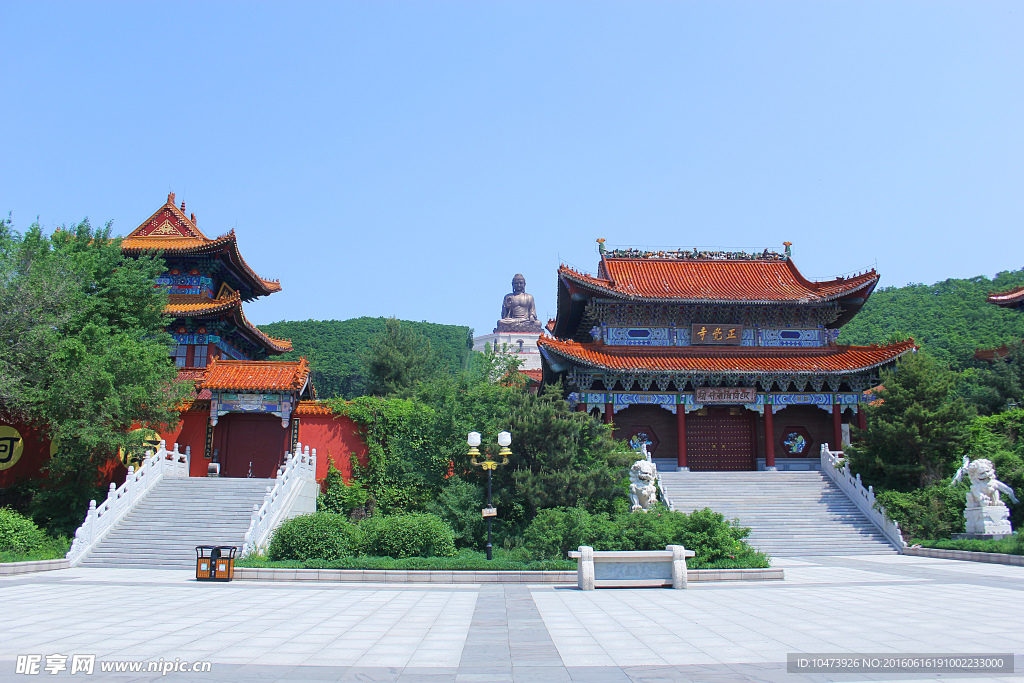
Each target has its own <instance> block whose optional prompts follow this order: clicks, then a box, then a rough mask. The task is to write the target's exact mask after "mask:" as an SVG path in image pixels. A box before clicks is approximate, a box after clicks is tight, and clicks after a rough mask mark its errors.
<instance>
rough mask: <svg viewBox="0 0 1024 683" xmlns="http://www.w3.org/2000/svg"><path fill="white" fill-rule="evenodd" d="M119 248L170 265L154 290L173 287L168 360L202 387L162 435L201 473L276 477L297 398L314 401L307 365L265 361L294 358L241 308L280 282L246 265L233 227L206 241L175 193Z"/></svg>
mask: <svg viewBox="0 0 1024 683" xmlns="http://www.w3.org/2000/svg"><path fill="white" fill-rule="evenodd" d="M121 248H122V250H123V252H124V253H125V254H128V255H131V256H138V255H139V254H142V253H145V252H150V251H152V252H156V253H158V254H159V255H160V256H161V257H162V258H163V259H164V261H165V262H166V264H167V272H165V273H164V274H163V275H162V276H161V277H160V278H158V280H157V285H158V286H163V287H168V288H169V289H170V294H169V297H168V303H167V308H166V309H165V310H166V313H167V314H168V316H170V317H171V318H173V320H172V321H171V322H170V323H169V324H168V326H167V331H168V332H170V333H171V335H172V336H173V337H174V341H175V345H174V347H173V348H172V349H171V356H172V357H173V358H174V362H175V364H176V365H177V366H178V376H179V377H180V378H182V379H187V380H190V381H193V382H195V385H196V394H195V397H194V398H193V400H192V401H191V402H190V403H189V405H188V406H187V407H186V409H185V411H184V412H183V414H182V422H181V424H180V425H178V426H177V427H176V428H175V429H174V430H173V431H169V432H167V433H166V434H161V435H160V436H161V438H164V439H166V440H167V441H168V443H171V442H179V443H181V444H182V447H184V446H185V445H189V447H190V450H191V453H192V456H193V461H192V465H191V471H192V473H193V474H195V475H200V476H205V475H206V473H207V463H212V462H216V463H217V464H218V465H219V466H220V472H221V474H222V475H224V476H237V477H245V476H256V477H269V476H272V475H273V473H274V471H275V470H276V469H277V467H278V465H279V464H280V463H281V462H283V458H284V454H285V452H286V451H289V450H292V449H293V448H294V445H295V442H296V441H297V440H298V435H299V420H298V416H297V414H296V411H297V409H298V408H299V401H300V400H301V399H303V398H309V397H312V396H313V395H314V389H313V386H312V384H311V383H310V380H309V375H310V370H309V364H308V363H307V362H306V360H305V359H301V360H299V361H273V360H268V358H269V357H271V356H279V355H281V354H282V353H285V352H287V351H291V350H292V344H291V342H290V341H289V340H287V339H275V338H274V337H271V336H268V335H266V334H264V333H263V332H262V331H260V330H259V329H258V328H257V327H256V326H254V325H253V324H252V323H250V322H249V320H248V319H247V318H246V317H245V313H244V312H243V310H242V304H243V303H244V302H249V301H252V300H254V299H257V298H259V297H261V296H266V295H268V294H273V293H274V292H279V291H281V283H280V282H278V281H277V280H268V279H265V278H262V277H260V276H259V275H257V274H256V273H255V272H254V271H253V270H252V268H250V267H249V265H248V264H247V263H246V262H245V260H244V259H243V258H242V255H241V253H240V252H239V250H238V242H237V241H236V240H235V233H234V231H233V230H232V231H231V232H228V233H227V234H225V235H222V236H220V237H218V238H216V239H210V238H209V237H207V236H206V235H204V234H203V233H202V231H200V230H199V228H198V227H197V225H196V219H195V214H192V215H189V216H186V215H185V203H184V202H182V203H181V207H180V208H179V207H178V206H175V203H174V193H173V192H172V193H170V194H168V195H167V203H166V204H164V205H163V206H161V207H160V208H159V209H157V211H156V213H154V214H153V215H152V216H150V217H149V218H147V219H146V220H145V221H144V222H143V223H142V225H140V226H139V227H138V228H136V229H135V230H133V231H132V233H131V234H130V235H128V236H127V237H125V238H124V240H123V241H122V243H121ZM200 456H201V457H200Z"/></svg>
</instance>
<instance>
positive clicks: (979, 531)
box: [953, 505, 1013, 540]
mask: <svg viewBox="0 0 1024 683" xmlns="http://www.w3.org/2000/svg"><path fill="white" fill-rule="evenodd" d="M964 518H965V521H966V529H967V533H965V534H953V538H956V539H961V538H975V539H983V540H999V539H1000V538H1006V537H1007V536H1012V535H1013V528H1012V527H1011V526H1010V508H1008V507H1006V505H981V506H978V507H969V508H966V509H965V510H964Z"/></svg>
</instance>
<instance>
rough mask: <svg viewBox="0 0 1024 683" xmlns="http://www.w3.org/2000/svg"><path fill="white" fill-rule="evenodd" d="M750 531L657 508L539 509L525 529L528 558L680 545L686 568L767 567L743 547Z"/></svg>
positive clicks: (707, 516) (702, 513) (717, 517)
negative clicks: (611, 512) (687, 555)
mask: <svg viewBox="0 0 1024 683" xmlns="http://www.w3.org/2000/svg"><path fill="white" fill-rule="evenodd" d="M749 533H750V529H747V528H745V527H740V526H737V525H736V524H734V523H732V522H729V521H728V520H726V519H725V517H724V516H723V515H721V514H720V513H717V512H713V511H712V510H709V509H707V508H704V509H703V510H694V511H693V512H692V513H690V514H686V513H683V512H671V511H668V510H666V509H665V508H664V507H661V506H656V507H655V508H654V509H652V510H651V511H649V512H647V513H646V514H645V513H631V512H624V513H621V514H616V515H615V516H613V517H611V518H609V517H608V515H605V514H597V515H591V514H589V513H588V512H587V511H586V510H583V509H581V508H553V509H550V510H543V511H541V513H540V514H538V515H537V517H536V518H535V519H534V521H533V522H532V523H531V524H530V526H529V527H527V529H526V533H525V540H524V547H525V550H526V553H527V554H528V555H529V556H532V557H536V558H544V559H549V558H550V559H563V558H565V556H566V555H565V554H566V553H567V552H568V551H570V550H575V549H576V548H578V547H579V546H581V545H589V546H592V547H593V548H594V549H595V550H661V549H664V548H665V546H667V545H681V546H684V547H685V548H686V549H687V550H692V551H694V553H695V555H694V557H693V559H692V560H690V566H692V567H695V568H700V567H711V566H722V567H728V566H744V567H750V566H754V567H758V566H760V567H767V566H768V560H769V558H768V556H767V555H764V554H763V553H760V552H758V551H756V550H754V549H753V548H751V547H750V546H749V545H747V543H746V542H744V540H743V539H744V538H746V537H747V535H748V534H749Z"/></svg>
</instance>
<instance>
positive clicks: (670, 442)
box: [613, 405, 679, 458]
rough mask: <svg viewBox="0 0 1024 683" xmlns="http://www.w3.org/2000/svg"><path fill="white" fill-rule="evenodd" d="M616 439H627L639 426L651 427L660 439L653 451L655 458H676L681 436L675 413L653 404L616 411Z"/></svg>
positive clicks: (614, 433)
mask: <svg viewBox="0 0 1024 683" xmlns="http://www.w3.org/2000/svg"><path fill="white" fill-rule="evenodd" d="M614 426H615V430H614V432H613V435H614V436H615V438H616V439H626V438H628V437H629V436H630V432H631V431H632V430H634V429H635V428H637V427H645V428H650V431H652V432H654V436H655V437H656V438H657V439H658V444H657V446H656V447H655V448H654V450H653V451H651V455H652V456H653V457H655V458H675V457H676V456H677V453H678V446H677V444H678V443H679V437H678V429H677V428H676V416H675V414H674V413H670V412H669V411H667V410H665V409H664V408H661V407H659V406H651V405H632V406H629V407H628V408H623V409H622V410H620V411H619V412H617V413H615V422H614Z"/></svg>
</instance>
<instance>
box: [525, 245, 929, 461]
mask: <svg viewBox="0 0 1024 683" xmlns="http://www.w3.org/2000/svg"><path fill="white" fill-rule="evenodd" d="M600 251H601V261H600V263H599V264H598V268H597V274H596V275H588V274H585V273H581V272H578V271H576V270H573V269H572V268H570V267H568V266H566V265H563V266H561V267H560V268H559V270H558V313H557V318H556V319H555V320H553V321H550V322H549V323H548V331H549V332H550V334H551V337H547V338H542V339H541V340H540V341H539V342H538V344H539V346H540V349H541V353H542V356H543V364H544V382H545V383H553V382H557V381H558V380H563V381H565V382H566V383H567V384H568V386H569V387H570V389H571V390H572V392H573V393H572V394H571V395H570V400H573V401H576V402H577V408H578V409H579V410H587V411H590V412H591V413H592V414H595V415H596V414H597V413H600V414H602V415H603V417H604V420H605V421H606V422H609V423H612V422H613V423H614V425H615V436H616V437H617V438H623V439H628V440H630V442H632V443H634V445H636V446H638V445H639V443H641V442H646V443H647V444H648V449H649V450H651V451H652V452H653V455H654V457H655V458H658V459H659V460H662V462H663V463H664V460H663V459H664V458H673V459H674V460H675V462H676V464H677V466H678V467H679V468H680V469H684V468H685V469H692V470H754V469H759V468H766V469H775V468H778V469H810V468H811V467H812V466H813V461H812V460H811V459H810V458H812V456H816V455H817V453H818V451H819V448H820V444H821V443H825V442H827V443H830V444H831V445H832V446H833V447H837V446H838V444H841V443H842V442H843V441H844V435H845V434H848V433H849V432H848V429H849V428H848V426H846V425H849V424H850V423H855V424H858V425H859V426H862V427H863V426H864V424H865V423H864V413H863V412H862V404H863V403H864V401H865V400H866V396H865V394H864V392H865V391H866V390H867V389H869V388H871V387H872V386H874V385H875V384H876V383H877V382H878V376H879V372H880V370H881V369H882V368H884V367H886V366H889V365H891V364H893V363H894V362H895V361H896V359H897V358H899V357H900V356H902V355H903V354H905V353H907V352H909V351H911V350H912V349H913V348H914V344H913V342H911V341H908V342H904V343H900V344H894V345H891V346H875V345H872V346H843V345H840V344H838V342H837V339H838V334H839V328H840V327H841V326H842V325H843V324H845V323H846V322H848V321H849V320H850V319H851V318H852V317H853V316H854V315H855V314H856V313H857V311H859V310H860V308H861V306H863V305H864V302H865V301H867V298H868V297H869V296H870V295H871V292H872V290H873V289H874V288H875V285H876V284H877V283H878V277H879V276H878V274H877V273H875V271H874V270H871V271H868V272H866V273H862V274H859V275H856V276H853V277H846V278H842V277H841V278H836V279H835V280H829V281H825V282H811V281H809V280H807V279H806V278H805V277H804V276H803V275H801V274H800V271H799V270H797V268H796V266H795V265H794V264H793V262H792V260H791V259H790V250H789V245H788V244H787V246H786V252H785V253H784V254H777V253H774V252H769V251H767V250H765V251H764V252H762V253H757V254H745V253H742V252H698V251H692V252H689V251H676V252H638V251H635V250H628V251H621V250H618V251H610V252H607V253H606V252H605V250H604V245H603V240H602V241H601V245H600Z"/></svg>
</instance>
